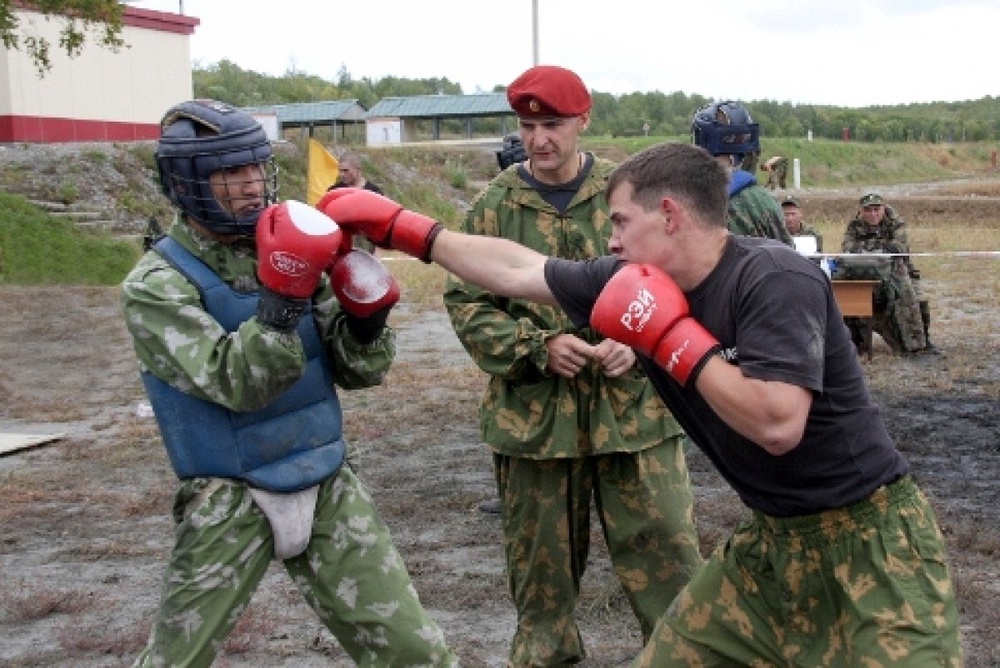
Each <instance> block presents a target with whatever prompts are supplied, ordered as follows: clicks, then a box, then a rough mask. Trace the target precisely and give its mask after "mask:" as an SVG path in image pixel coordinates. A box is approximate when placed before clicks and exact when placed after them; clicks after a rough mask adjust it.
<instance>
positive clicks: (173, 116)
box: [122, 100, 457, 666]
mask: <svg viewBox="0 0 1000 668" xmlns="http://www.w3.org/2000/svg"><path fill="white" fill-rule="evenodd" d="M156 163H157V166H158V168H159V173H160V180H161V185H162V187H163V192H164V193H165V194H166V196H167V197H168V198H169V199H170V201H171V202H173V203H174V204H175V205H176V207H177V215H176V216H175V219H174V222H173V224H172V225H171V227H170V229H169V231H168V232H167V234H166V235H165V236H164V237H162V238H160V239H159V240H158V241H156V242H155V243H154V244H153V246H152V248H151V249H150V250H149V251H147V252H146V254H145V255H144V256H143V257H142V258H141V259H140V260H139V262H138V264H137V265H136V266H135V268H134V269H133V270H132V272H131V273H130V274H129V275H128V277H127V278H126V279H125V282H124V285H123V288H122V305H123V308H124V313H125V319H126V325H127V327H128V329H129V331H130V333H131V334H132V338H133V346H134V348H135V351H136V355H137V356H138V358H139V363H140V371H141V376H142V380H143V382H144V384H145V386H146V390H147V393H148V395H149V399H150V403H151V404H152V406H153V411H154V413H155V414H156V418H157V422H158V423H159V426H160V433H161V436H162V438H163V443H164V446H165V447H166V450H167V454H168V457H169V460H170V464H171V466H172V467H173V470H174V473H175V474H176V475H177V477H178V478H179V479H180V489H179V491H178V493H177V496H176V501H175V504H174V519H175V521H176V523H177V527H176V530H175V543H174V547H173V551H172V553H171V556H170V561H169V564H168V566H167V572H166V575H165V577H164V578H163V589H162V592H161V598H160V605H159V611H158V613H157V616H156V618H155V620H154V622H153V628H152V630H151V632H150V636H149V641H148V644H147V645H146V648H145V649H144V650H143V652H142V654H141V655H140V656H139V657H138V659H137V660H136V665H137V666H165V665H170V666H175V665H176V666H208V665H209V664H211V663H212V661H213V659H214V658H215V655H216V652H217V651H218V650H219V648H221V647H223V646H224V645H225V640H226V637H227V636H228V635H229V633H230V632H231V631H232V629H233V627H234V626H235V625H236V623H237V621H239V617H240V612H242V611H243V610H244V609H245V608H246V606H247V604H248V603H249V601H250V598H251V596H252V595H253V593H254V591H255V590H256V589H257V586H258V585H259V584H260V582H261V580H262V579H263V577H264V575H265V574H266V573H267V571H268V567H269V565H270V562H271V560H272V559H279V560H280V561H282V562H283V565H284V566H285V569H286V570H287V571H288V573H289V575H290V576H291V577H292V579H293V581H294V582H295V583H296V585H297V586H298V587H299V588H300V589H301V590H302V591H303V593H304V594H305V595H306V598H307V600H308V601H309V604H310V605H311V606H312V607H313V608H314V609H315V610H316V612H317V613H318V614H319V616H320V618H321V619H322V620H323V622H324V623H325V624H326V625H327V627H328V628H329V629H330V631H331V632H332V633H333V634H334V636H336V638H337V640H338V641H339V643H340V645H341V646H342V647H343V648H344V651H345V652H347V654H349V655H350V657H351V658H352V659H353V660H354V661H355V662H356V663H358V664H359V665H362V664H363V665H384V666H390V665H401V664H402V663H403V662H406V663H408V664H413V665H418V664H419V665H428V666H430V665H434V666H453V665H456V664H457V660H456V659H455V657H454V654H453V653H452V652H451V651H450V650H449V649H448V648H447V646H446V645H445V641H444V637H443V634H442V633H441V630H440V628H439V627H438V626H437V624H436V623H435V622H434V620H433V619H431V618H430V617H429V616H428V615H427V613H426V612H425V611H424V609H423V607H422V606H421V603H420V601H419V599H418V597H417V595H416V592H415V591H414V588H413V584H412V582H411V580H410V576H409V574H408V572H407V570H406V567H405V565H404V564H403V562H402V560H401V559H400V556H399V554H398V553H397V551H396V549H395V547H394V546H393V544H392V540H391V537H390V535H389V531H388V528H387V527H386V525H385V524H384V523H383V522H382V520H381V519H380V518H379V516H378V514H377V512H376V511H375V507H374V505H373V503H372V501H371V497H370V495H369V493H368V491H367V490H365V489H364V487H363V485H362V484H361V482H360V481H359V480H358V478H357V477H356V476H355V475H354V473H353V472H352V471H351V469H350V467H349V466H347V465H345V457H344V455H345V449H346V444H345V442H344V438H343V430H342V414H341V409H340V403H339V399H338V397H337V391H336V389H335V386H337V385H339V386H340V387H341V388H342V389H346V390H350V389H355V388H363V387H370V386H373V385H376V384H378V383H380V382H381V380H382V378H383V377H384V375H385V373H386V371H387V370H388V368H389V365H390V363H391V361H392V359H393V357H394V354H395V343H394V333H393V331H392V330H391V329H390V328H389V327H387V326H386V318H387V316H388V313H389V309H390V308H391V307H392V305H393V304H395V302H396V300H397V299H398V296H399V288H398V286H396V284H395V282H394V281H393V280H392V277H391V275H389V274H388V272H386V271H385V270H384V267H382V266H381V263H379V262H378V260H377V259H375V258H374V257H372V256H371V255H368V254H367V253H364V252H363V251H358V250H353V251H352V250H350V249H349V248H347V247H346V246H345V244H344V242H343V239H344V234H343V232H342V231H341V229H340V228H339V226H338V225H337V224H336V223H335V222H334V221H333V220H332V219H330V218H329V217H328V216H326V215H324V214H323V213H321V212H319V211H317V210H316V209H314V208H312V207H309V206H307V205H305V204H303V203H301V202H292V201H288V202H282V203H275V195H276V193H277V169H276V167H275V164H274V158H273V155H272V152H271V146H270V143H269V142H268V140H267V137H266V135H265V133H264V131H263V129H262V128H261V127H260V125H259V124H258V123H257V122H256V121H255V120H254V119H253V118H252V117H251V116H250V115H248V114H246V113H245V112H243V111H240V110H238V109H235V108H233V107H231V106H229V105H227V104H224V103H221V102H215V101H212V100H193V101H189V102H183V103H181V104H178V105H176V106H174V107H172V108H171V109H170V110H169V111H168V112H167V114H166V115H165V116H164V117H163V121H162V123H161V138H160V141H159V144H158V146H157V151H156ZM328 273H329V276H328ZM347 526H350V527H352V528H351V529H350V530H348V531H341V530H340V529H338V527H347ZM331 532H334V533H336V537H334V535H333V533H331ZM347 590H350V591H351V598H352V599H353V600H351V601H350V602H347V601H346V600H345V597H344V595H343V592H344V591H347Z"/></svg>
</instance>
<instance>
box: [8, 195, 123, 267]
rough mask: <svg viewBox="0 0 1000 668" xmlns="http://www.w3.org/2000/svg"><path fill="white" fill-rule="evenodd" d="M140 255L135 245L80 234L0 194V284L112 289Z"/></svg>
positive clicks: (94, 234) (23, 202) (19, 200)
mask: <svg viewBox="0 0 1000 668" xmlns="http://www.w3.org/2000/svg"><path fill="white" fill-rule="evenodd" d="M139 254H140V249H139V247H138V245H137V244H136V243H135V242H133V241H126V240H122V239H118V238H115V237H113V236H112V235H111V234H110V233H108V232H103V231H102V232H96V231H89V230H81V229H79V228H77V227H75V226H74V225H73V224H72V223H71V222H69V221H67V220H63V219H61V218H56V217H54V216H50V215H48V214H46V213H45V212H43V211H42V210H41V209H39V208H38V207H36V206H34V205H33V204H31V203H29V202H28V201H27V200H26V199H24V198H23V197H20V196H18V195H9V194H6V193H0V283H7V284H17V285H115V284H117V283H120V282H121V281H122V279H124V278H125V275H126V274H127V273H128V271H129V270H130V269H131V268H132V266H133V265H134V264H135V262H136V260H137V259H138V258H139Z"/></svg>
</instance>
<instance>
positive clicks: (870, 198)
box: [861, 193, 884, 206]
mask: <svg viewBox="0 0 1000 668" xmlns="http://www.w3.org/2000/svg"><path fill="white" fill-rule="evenodd" d="M883 203H884V202H882V196H881V195H879V194H878V193H868V194H867V195H865V196H864V197H862V198H861V206H880V205H882V204H883Z"/></svg>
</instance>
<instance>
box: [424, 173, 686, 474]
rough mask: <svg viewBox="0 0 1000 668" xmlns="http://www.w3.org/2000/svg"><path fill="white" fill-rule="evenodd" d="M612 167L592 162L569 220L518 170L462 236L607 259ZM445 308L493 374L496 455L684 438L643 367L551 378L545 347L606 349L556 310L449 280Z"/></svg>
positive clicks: (485, 425) (491, 190) (474, 213)
mask: <svg viewBox="0 0 1000 668" xmlns="http://www.w3.org/2000/svg"><path fill="white" fill-rule="evenodd" d="M613 167H614V165H613V164H612V163H610V162H608V161H606V160H603V159H595V162H594V164H593V167H592V168H591V171H590V174H589V175H588V176H587V178H586V179H585V180H584V183H583V185H582V186H581V188H580V190H579V192H578V193H577V194H576V195H575V196H574V197H573V200H572V201H571V202H570V205H569V207H568V208H567V210H566V211H565V212H563V213H559V212H558V211H556V210H555V209H554V208H553V207H552V206H551V205H549V204H548V203H546V202H545V201H544V200H543V199H542V197H541V196H540V195H539V194H538V192H537V191H536V190H535V189H534V188H532V187H531V186H529V185H528V184H527V183H525V182H524V181H523V180H522V179H521V177H520V176H518V171H517V166H516V165H515V166H512V167H509V168H507V169H506V170H504V171H503V172H501V173H500V174H499V175H498V176H497V177H496V178H495V179H493V181H492V182H491V183H490V184H489V185H487V186H486V188H485V189H484V190H483V191H482V192H480V193H479V195H477V197H476V199H475V200H474V201H473V203H472V206H471V208H470V210H469V213H468V216H467V218H466V221H465V225H464V230H465V231H466V232H469V233H472V234H482V235H488V236H495V237H505V238H508V239H513V240H514V241H517V242H518V243H521V244H523V245H525V246H528V247H530V248H533V249H535V250H537V251H539V252H541V253H544V254H546V255H552V256H558V257H562V258H569V259H585V258H590V257H595V256H599V255H603V254H606V250H607V241H608V238H609V237H610V235H611V220H610V218H609V217H608V206H607V201H606V200H605V197H604V186H605V183H606V182H607V178H608V175H609V174H610V172H611V170H612V169H613ZM444 302H445V306H446V308H447V310H448V314H449V316H450V317H451V322H452V325H453V327H454V328H455V332H456V333H457V335H458V338H459V339H460V340H461V342H462V344H463V345H464V346H465V349H466V350H467V351H468V353H469V355H470V356H471V357H472V359H473V360H474V361H475V362H476V364H477V365H479V367H480V368H481V369H482V370H483V371H485V372H487V373H488V374H490V381H489V384H488V386H487V388H486V390H485V393H484V396H483V399H482V403H481V405H480V428H481V430H482V434H483V438H484V440H485V441H486V442H487V443H488V444H489V445H490V446H491V447H492V448H493V449H494V450H496V451H498V452H501V453H504V454H508V455H512V456H518V457H528V458H534V459H554V458H563V457H580V456H586V455H593V454H607V453H611V452H635V451H639V450H643V449H646V448H650V447H653V446H655V445H659V444H661V443H662V442H663V440H664V439H665V438H668V437H672V436H676V435H679V434H680V433H682V432H681V429H680V427H679V426H678V425H677V423H676V422H675V421H674V419H673V416H671V415H670V413H669V412H668V411H667V409H666V407H665V406H664V404H663V402H662V401H661V400H660V398H659V397H658V395H657V394H656V392H655V391H654V390H653V388H652V386H651V385H650V383H649V382H648V380H647V379H646V377H645V375H644V374H643V373H642V371H641V370H640V369H639V368H638V366H635V367H633V369H632V370H631V371H630V372H629V373H627V374H624V375H623V376H622V377H619V378H608V377H606V376H604V375H603V374H602V373H601V371H600V369H599V367H598V366H596V365H595V364H593V363H592V364H591V365H589V366H587V367H585V368H584V369H583V370H582V371H581V372H580V374H578V375H577V376H576V377H575V378H573V379H571V380H568V379H565V378H562V377H559V376H554V375H550V374H549V373H548V372H547V371H546V370H545V369H546V366H547V364H548V349H547V348H546V347H545V341H546V340H547V339H549V338H551V337H553V336H555V335H557V334H560V333H570V334H574V335H576V336H578V337H580V338H582V339H584V340H586V341H589V342H591V343H596V342H598V341H600V340H601V337H599V336H598V335H597V334H596V333H595V332H594V331H592V330H591V329H590V328H584V329H578V328H577V327H575V326H574V325H573V324H572V322H570V320H569V318H568V317H567V316H566V314H565V313H563V312H562V310H560V309H559V308H557V307H554V306H544V305H539V304H535V303H533V302H528V301H523V300H519V299H508V298H504V297H499V296H497V295H495V294H493V293H489V292H485V291H483V290H481V289H479V288H478V287H476V286H474V285H472V284H470V283H466V282H464V281H461V280H459V279H457V278H456V277H455V276H449V278H448V284H447V288H446V292H445V295H444Z"/></svg>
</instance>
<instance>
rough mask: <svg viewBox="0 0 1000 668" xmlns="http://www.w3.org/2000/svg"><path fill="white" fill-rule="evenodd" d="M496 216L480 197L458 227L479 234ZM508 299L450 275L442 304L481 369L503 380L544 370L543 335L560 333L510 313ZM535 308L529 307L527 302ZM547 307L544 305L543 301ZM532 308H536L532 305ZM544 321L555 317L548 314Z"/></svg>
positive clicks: (546, 336) (544, 337)
mask: <svg viewBox="0 0 1000 668" xmlns="http://www.w3.org/2000/svg"><path fill="white" fill-rule="evenodd" d="M487 216H496V212H495V211H493V210H489V211H487V206H486V205H484V203H483V198H482V197H479V198H477V199H476V201H474V202H473V206H472V209H470V211H469V213H468V215H467V217H466V220H465V223H464V226H463V231H464V232H466V233H470V234H482V233H483V230H484V229H485V227H486V226H485V223H484V219H485V218H486V217H487ZM511 302H512V300H508V299H505V298H502V297H499V296H497V295H495V294H493V293H490V292H487V291H485V290H482V289H480V288H479V287H477V286H475V285H472V284H471V283H467V282H465V281H462V280H459V279H458V278H456V277H455V276H452V275H449V276H448V280H447V285H446V287H445V293H444V305H445V309H446V310H447V312H448V317H449V318H450V319H451V324H452V327H453V328H454V330H455V334H456V335H457V336H458V339H459V340H460V341H461V342H462V345H463V346H464V347H465V349H466V351H467V352H468V353H469V356H470V357H471V358H472V360H473V361H474V362H475V363H476V364H477V365H478V366H479V368H480V369H482V370H483V371H485V372H486V373H488V374H491V375H493V376H499V377H501V378H503V379H505V380H516V379H519V378H522V377H524V375H525V374H527V373H532V372H543V371H544V369H545V367H546V366H548V362H549V351H548V348H546V347H545V341H546V339H547V338H549V337H551V336H554V335H555V334H557V333H559V330H558V329H554V330H546V329H542V328H540V327H539V326H537V325H536V322H539V321H541V320H538V319H533V318H531V317H528V315H529V312H528V310H527V309H526V310H525V311H524V312H523V316H524V317H518V316H514V315H512V314H511V308H510V306H511ZM532 308H534V307H532ZM545 308H547V307H545ZM536 310H537V309H536ZM543 322H555V320H553V319H552V318H548V319H545V320H544V321H543Z"/></svg>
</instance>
